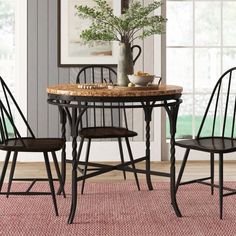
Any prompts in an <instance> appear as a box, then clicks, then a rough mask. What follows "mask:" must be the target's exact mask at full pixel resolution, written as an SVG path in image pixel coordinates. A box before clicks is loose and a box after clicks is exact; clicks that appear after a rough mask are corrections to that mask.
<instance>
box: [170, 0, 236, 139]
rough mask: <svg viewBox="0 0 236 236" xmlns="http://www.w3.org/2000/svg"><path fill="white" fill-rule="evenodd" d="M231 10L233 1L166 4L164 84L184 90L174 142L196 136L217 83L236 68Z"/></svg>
mask: <svg viewBox="0 0 236 236" xmlns="http://www.w3.org/2000/svg"><path fill="white" fill-rule="evenodd" d="M235 9H236V1H233V0H231V1H230V0H167V1H166V17H167V18H168V22H167V31H166V58H167V60H166V71H167V72H166V80H167V83H168V84H177V85H181V86H183V88H184V92H183V96H182V98H183V100H184V103H183V104H182V105H181V106H180V111H179V117H178V127H177V135H176V137H177V138H187V137H193V136H195V135H196V133H197V131H198V128H199V125H200V123H201V119H202V115H203V113H204V111H205V108H206V105H207V102H208V100H209V97H210V94H211V91H212V89H213V87H214V85H215V83H216V81H217V79H218V78H219V76H220V75H221V74H222V73H223V72H224V71H225V70H227V69H229V68H230V67H233V66H236V40H235V38H236V27H235V25H236V17H235ZM222 96H223V95H222ZM167 124H168V122H167ZM168 134H169V132H168V131H167V135H168Z"/></svg>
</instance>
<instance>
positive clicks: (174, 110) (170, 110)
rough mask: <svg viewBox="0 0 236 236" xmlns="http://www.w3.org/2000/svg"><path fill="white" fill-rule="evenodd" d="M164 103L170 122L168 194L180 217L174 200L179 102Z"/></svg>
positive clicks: (179, 215)
mask: <svg viewBox="0 0 236 236" xmlns="http://www.w3.org/2000/svg"><path fill="white" fill-rule="evenodd" d="M164 104H165V109H166V112H167V114H168V117H169V122H170V194H171V204H172V206H173V208H174V211H175V214H176V215H177V216H178V217H181V216H182V215H181V212H180V210H179V207H178V204H177V200H176V186H175V133H176V122H177V115H178V111H179V103H178V100H177V101H176V105H172V106H171V107H168V105H166V103H164Z"/></svg>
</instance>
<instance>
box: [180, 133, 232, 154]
mask: <svg viewBox="0 0 236 236" xmlns="http://www.w3.org/2000/svg"><path fill="white" fill-rule="evenodd" d="M176 145H177V146H180V147H184V148H191V149H195V150H199V151H205V152H212V153H229V152H233V151H236V139H231V138H221V137H206V138H205V137H204V138H199V139H188V140H182V141H177V142H176Z"/></svg>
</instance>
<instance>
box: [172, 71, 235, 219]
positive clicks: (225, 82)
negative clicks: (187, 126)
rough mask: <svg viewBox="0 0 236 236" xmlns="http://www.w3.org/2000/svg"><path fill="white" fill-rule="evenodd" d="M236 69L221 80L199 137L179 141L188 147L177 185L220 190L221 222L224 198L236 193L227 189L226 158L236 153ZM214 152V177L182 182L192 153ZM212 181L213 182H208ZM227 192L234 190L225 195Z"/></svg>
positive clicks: (212, 159)
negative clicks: (216, 178)
mask: <svg viewBox="0 0 236 236" xmlns="http://www.w3.org/2000/svg"><path fill="white" fill-rule="evenodd" d="M235 115H236V67H234V68H231V69H229V70H227V71H226V72H225V73H224V74H223V75H222V76H221V77H220V79H219V80H218V81H217V83H216V85H215V87H214V89H213V92H212V94H211V97H210V100H209V103H208V105H207V108H206V111H205V114H204V116H203V119H202V122H201V125H200V128H199V131H198V134H197V137H196V138H195V139H188V140H182V141H177V142H176V143H175V144H176V145H177V146H180V147H183V148H186V151H185V155H184V159H183V162H182V165H181V168H180V172H179V175H178V179H177V183H176V191H177V190H178V187H179V185H183V184H190V183H196V182H198V183H203V184H206V185H210V186H211V194H212V195H213V194H214V187H218V188H219V205H220V219H222V217H223V197H225V196H230V195H233V194H235V193H236V192H235V190H233V189H230V188H225V187H223V157H224V154H225V153H231V152H235V151H236V132H235V118H236V117H235ZM191 149H193V150H198V151H202V152H208V153H210V177H206V178H201V179H196V180H191V181H187V182H182V183H181V179H182V175H183V172H184V169H185V166H186V162H187V160H188V156H189V152H190V150H191ZM215 154H219V185H214V156H215ZM205 180H211V183H208V182H204V181H205ZM223 190H231V191H230V192H228V193H224V192H223Z"/></svg>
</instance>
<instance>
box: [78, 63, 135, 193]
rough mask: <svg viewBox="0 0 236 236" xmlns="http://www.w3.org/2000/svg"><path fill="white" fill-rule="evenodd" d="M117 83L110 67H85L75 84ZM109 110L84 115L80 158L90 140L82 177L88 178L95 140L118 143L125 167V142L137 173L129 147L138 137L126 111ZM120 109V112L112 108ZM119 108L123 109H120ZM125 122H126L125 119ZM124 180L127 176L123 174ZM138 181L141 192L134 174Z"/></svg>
mask: <svg viewBox="0 0 236 236" xmlns="http://www.w3.org/2000/svg"><path fill="white" fill-rule="evenodd" d="M115 79H116V71H114V70H113V69H112V68H110V67H107V66H97V65H92V66H86V67H84V68H82V69H81V70H80V72H79V73H78V76H77V80H76V83H103V82H107V83H113V81H114V80H115ZM109 105H110V107H109V108H107V107H106V108H105V106H104V103H103V104H101V106H102V108H101V109H97V108H96V109H95V108H90V109H87V111H86V112H85V114H84V117H85V119H84V120H83V121H82V122H81V124H80V125H81V126H80V130H79V136H80V137H81V141H80V147H79V154H78V156H80V155H81V151H82V147H83V143H84V140H85V139H87V140H88V144H87V153H86V158H85V165H84V169H80V171H81V173H82V174H83V175H84V176H86V173H87V171H88V170H89V169H88V161H89V151H90V145H91V140H92V139H113V138H115V139H118V146H119V151H120V159H121V163H122V164H124V154H123V148H122V138H124V139H125V142H126V145H127V150H128V153H129V158H130V161H131V163H132V164H131V165H132V168H133V169H135V164H134V159H133V154H132V151H131V147H130V142H129V138H130V137H134V136H137V133H136V132H134V131H131V130H129V129H128V122H127V116H126V111H125V108H122V103H118V104H114V103H110V104H109ZM112 106H116V107H117V106H118V108H112ZM119 106H120V107H119ZM99 118H100V119H99ZM122 118H123V119H122ZM90 170H96V169H90ZM123 175H124V179H126V173H125V171H123ZM134 177H135V181H136V184H137V187H138V190H140V185H139V181H138V176H137V173H135V172H134ZM84 184H85V179H84V180H83V182H82V189H81V193H82V194H83V191H84Z"/></svg>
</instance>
